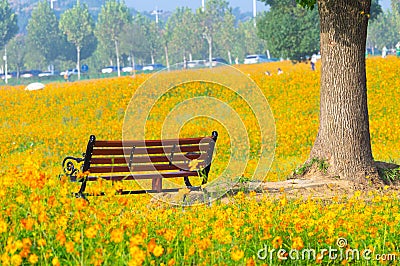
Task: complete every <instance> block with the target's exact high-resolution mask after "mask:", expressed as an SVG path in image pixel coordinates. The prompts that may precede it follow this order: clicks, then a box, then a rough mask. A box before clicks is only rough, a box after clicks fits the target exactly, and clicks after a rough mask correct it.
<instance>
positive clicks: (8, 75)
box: [0, 73, 13, 80]
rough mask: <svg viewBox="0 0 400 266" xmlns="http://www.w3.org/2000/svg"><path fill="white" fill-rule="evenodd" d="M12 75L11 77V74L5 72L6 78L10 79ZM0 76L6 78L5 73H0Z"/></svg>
mask: <svg viewBox="0 0 400 266" xmlns="http://www.w3.org/2000/svg"><path fill="white" fill-rule="evenodd" d="M12 77H13V75H12V74H11V73H8V74H7V79H11V78H12ZM0 78H1V79H4V80H5V79H6V75H5V74H0Z"/></svg>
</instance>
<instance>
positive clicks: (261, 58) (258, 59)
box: [244, 54, 276, 64]
mask: <svg viewBox="0 0 400 266" xmlns="http://www.w3.org/2000/svg"><path fill="white" fill-rule="evenodd" d="M274 61H276V60H271V59H268V58H267V57H266V56H265V55H263V54H252V55H248V56H246V58H245V59H244V63H245V64H257V63H265V62H274Z"/></svg>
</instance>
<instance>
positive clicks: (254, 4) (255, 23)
mask: <svg viewBox="0 0 400 266" xmlns="http://www.w3.org/2000/svg"><path fill="white" fill-rule="evenodd" d="M256 17H257V3H256V0H253V19H254V27H256V26H257V22H256Z"/></svg>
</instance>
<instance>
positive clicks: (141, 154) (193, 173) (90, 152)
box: [62, 131, 218, 198]
mask: <svg viewBox="0 0 400 266" xmlns="http://www.w3.org/2000/svg"><path fill="white" fill-rule="evenodd" d="M217 138H218V133H217V132H216V131H213V132H212V135H211V136H209V137H199V138H182V139H166V140H132V141H131V140H129V141H121V140H117V141H109V140H96V137H95V136H94V135H91V136H90V139H89V142H88V145H87V148H86V152H85V153H84V154H83V158H76V157H71V156H68V157H65V158H64V160H63V162H62V166H63V169H64V173H65V174H66V175H67V176H68V177H69V179H70V181H71V182H81V183H82V184H81V187H80V189H79V192H77V193H74V194H75V196H76V197H83V198H86V197H85V196H88V195H89V194H88V193H85V190H86V185H87V183H88V182H90V181H96V180H99V179H103V180H107V181H113V182H116V181H128V180H146V179H147V180H151V189H140V190H124V191H123V190H119V191H117V194H121V195H126V194H140V193H159V192H174V191H178V190H179V189H181V188H182V187H181V188H163V179H164V178H179V179H181V178H183V181H184V183H185V185H186V187H187V188H188V189H190V190H199V189H200V188H201V186H200V185H197V186H193V185H192V183H191V179H193V178H195V177H196V178H197V179H199V177H200V178H202V179H200V181H201V185H204V184H206V183H207V179H208V173H209V171H210V167H211V161H212V156H213V153H214V147H215V143H216V141H217ZM100 195H104V192H102V193H100Z"/></svg>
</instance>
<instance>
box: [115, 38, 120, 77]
mask: <svg viewBox="0 0 400 266" xmlns="http://www.w3.org/2000/svg"><path fill="white" fill-rule="evenodd" d="M115 54H116V56H117V73H118V77H120V76H121V71H120V69H119V49H118V41H117V40H115Z"/></svg>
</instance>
